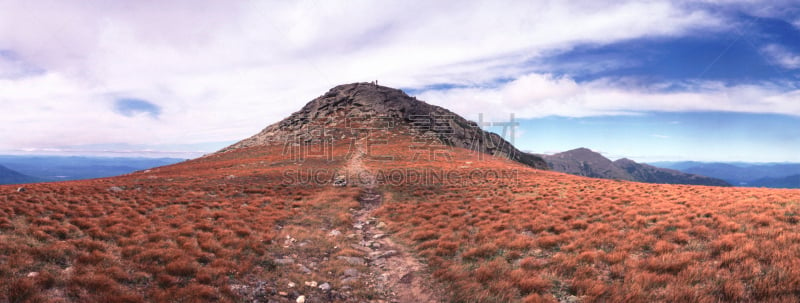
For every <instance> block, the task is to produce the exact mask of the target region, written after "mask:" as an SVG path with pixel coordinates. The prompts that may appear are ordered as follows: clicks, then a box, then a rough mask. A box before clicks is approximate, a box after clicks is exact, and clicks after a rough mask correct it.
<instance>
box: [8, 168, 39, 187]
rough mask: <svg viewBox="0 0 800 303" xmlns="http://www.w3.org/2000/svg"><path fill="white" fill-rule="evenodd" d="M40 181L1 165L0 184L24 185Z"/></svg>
mask: <svg viewBox="0 0 800 303" xmlns="http://www.w3.org/2000/svg"><path fill="white" fill-rule="evenodd" d="M40 181H41V180H40V179H37V178H34V177H31V176H26V175H23V174H21V173H19V172H17V171H14V170H11V169H9V168H8V167H5V166H2V165H0V184H22V183H32V182H40Z"/></svg>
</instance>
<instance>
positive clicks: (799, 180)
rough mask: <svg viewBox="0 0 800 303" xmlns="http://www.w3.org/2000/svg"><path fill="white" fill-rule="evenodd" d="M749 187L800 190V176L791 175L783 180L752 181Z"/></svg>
mask: <svg viewBox="0 0 800 303" xmlns="http://www.w3.org/2000/svg"><path fill="white" fill-rule="evenodd" d="M748 185H749V186H754V187H771V188H800V175H791V176H786V177H781V178H763V179H758V180H755V181H752V182H750V183H749V184H748Z"/></svg>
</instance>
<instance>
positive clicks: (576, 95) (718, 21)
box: [0, 0, 800, 150]
mask: <svg viewBox="0 0 800 303" xmlns="http://www.w3.org/2000/svg"><path fill="white" fill-rule="evenodd" d="M715 5H716V4H715ZM728 21H729V20H728V19H727V18H726V17H725V16H724V15H722V14H718V13H715V12H714V11H713V10H709V9H708V8H707V7H705V6H703V5H692V4H689V3H681V2H673V1H648V2H641V1H608V2H606V1H582V0H576V1H508V2H503V3H499V2H498V3H494V2H485V1H475V2H470V1H468V2H463V1H435V2H431V1H384V2H380V4H377V3H375V2H373V1H365V0H361V1H343V2H335V1H292V2H273V1H268V2H260V1H259V2H250V1H225V2H220V1H188V0H186V1H170V2H161V1H136V2H134V1H130V2H127V1H126V2H123V1H112V2H108V1H81V2H78V3H76V2H64V1H26V2H23V3H13V4H12V3H10V2H0V104H3V106H4V110H3V113H4V114H3V115H0V123H2V124H3V125H13V126H14V127H13V129H12V128H11V127H5V128H2V129H0V150H14V149H22V148H46V147H58V146H72V145H86V144H102V143H129V144H167V143H199V142H209V141H229V140H236V139H240V138H244V137H246V136H249V135H251V134H252V133H255V132H257V131H258V130H260V129H262V128H263V127H264V126H266V125H267V124H270V123H273V122H275V121H277V120H279V119H281V118H283V117H285V116H286V115H287V114H289V113H291V112H293V111H294V110H296V109H298V108H299V107H300V106H302V105H303V104H304V103H305V102H307V101H309V100H311V99H312V98H314V97H316V96H318V95H320V94H322V93H323V92H324V91H326V90H327V89H328V88H330V87H332V86H334V85H337V84H341V83H348V82H356V81H372V80H374V79H379V80H380V81H381V83H382V84H386V85H390V86H395V87H406V88H423V87H427V86H430V85H436V84H442V83H446V84H452V85H456V86H461V87H468V88H460V89H452V90H438V91H437V90H430V91H425V92H422V93H421V97H422V99H428V100H429V101H431V102H433V103H437V104H441V105H444V106H447V107H450V108H454V109H456V111H458V112H460V113H463V114H465V115H471V114H475V113H477V112H484V111H486V110H485V109H486V108H491V109H492V110H494V111H500V110H502V111H505V112H515V113H517V114H518V115H519V116H521V117H538V116H543V115H565V116H588V115H616V114H633V113H636V112H639V111H648V110H733V111H755V112H778V111H781V112H783V113H789V114H800V111H798V108H797V106H796V105H792V104H791V103H792V102H788V101H787V100H790V99H791V98H792V97H797V92H791V91H789V92H787V91H781V90H780V89H779V88H774V87H769V86H759V85H756V86H744V85H743V86H736V87H724V86H719V85H717V84H715V83H693V84H692V86H693V89H692V90H690V91H686V92H680V93H663V92H658V91H655V92H654V91H651V89H652V88H639V89H635V90H630V89H629V88H627V87H626V86H625V85H623V84H624V83H622V82H621V80H619V79H604V80H599V81H594V82H591V83H578V82H576V81H575V80H573V78H571V77H570V75H553V74H549V73H546V72H534V71H533V70H535V69H537V68H536V67H532V66H529V65H526V64H524V63H525V62H530V61H531V60H533V59H536V58H543V57H546V56H549V55H552V54H554V53H559V52H563V51H566V50H570V49H572V48H574V47H576V46H579V45H603V44H608V43H614V42H619V41H627V40H631V39H641V38H667V37H681V36H686V35H695V34H698V33H703V32H715V31H720V30H723V29H726V28H728V27H730V26H732V25H731V23H730V22H728ZM778 50H779V49H778ZM778 50H770V49H765V52H766V53H770V54H772V55H774V56H776V58H782V59H776V60H778V62H780V63H781V64H783V65H785V66H790V67H791V66H794V64H795V63H796V62H795V61H796V59H797V58H796V57H792V56H791V55H786V54H785V53H780V52H779V51H778ZM795 56H796V55H795ZM502 79H507V80H510V81H509V82H507V83H501V84H497V83H498V81H499V80H502ZM124 98H129V99H130V98H132V99H136V100H140V101H142V102H145V103H147V104H149V105H147V104H144V103H141V104H138V105H137V104H132V103H129V104H128V105H127V107H126V105H125V104H122V105H120V101H119V100H121V99H124ZM753 100H754V101H753ZM751 101H753V102H751ZM465 102H469V103H465ZM468 104H469V105H468ZM769 108H772V109H769ZM137 112H138V113H144V114H136V113H137ZM154 117H157V118H158V119H153V118H154ZM123 134H124V136H123Z"/></svg>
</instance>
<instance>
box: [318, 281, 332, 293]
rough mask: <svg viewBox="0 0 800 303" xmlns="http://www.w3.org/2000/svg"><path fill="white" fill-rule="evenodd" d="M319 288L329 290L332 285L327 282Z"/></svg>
mask: <svg viewBox="0 0 800 303" xmlns="http://www.w3.org/2000/svg"><path fill="white" fill-rule="evenodd" d="M319 289H321V290H322V291H329V290H331V285H330V284H329V283H328V282H325V283H322V284H321V285H320V286H319Z"/></svg>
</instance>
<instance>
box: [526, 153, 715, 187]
mask: <svg viewBox="0 0 800 303" xmlns="http://www.w3.org/2000/svg"><path fill="white" fill-rule="evenodd" d="M541 156H542V158H544V160H545V161H546V162H547V164H548V165H549V166H550V168H551V169H553V170H555V171H558V172H563V173H568V174H573V175H579V176H585V177H592V178H603V179H615V180H628V181H636V182H646V183H664V184H691V185H710V186H730V184H729V183H728V182H725V181H723V180H720V179H716V178H710V177H706V176H702V175H697V174H689V173H684V172H680V171H678V170H672V169H665V168H659V167H655V166H651V165H647V164H640V163H636V162H634V161H633V160H630V159H624V158H623V159H619V160H617V161H611V160H610V159H608V158H606V157H604V156H603V155H601V154H599V153H597V152H594V151H592V150H590V149H588V148H578V149H573V150H570V151H566V152H562V153H558V154H554V155H541Z"/></svg>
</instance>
